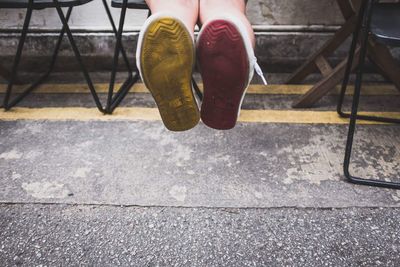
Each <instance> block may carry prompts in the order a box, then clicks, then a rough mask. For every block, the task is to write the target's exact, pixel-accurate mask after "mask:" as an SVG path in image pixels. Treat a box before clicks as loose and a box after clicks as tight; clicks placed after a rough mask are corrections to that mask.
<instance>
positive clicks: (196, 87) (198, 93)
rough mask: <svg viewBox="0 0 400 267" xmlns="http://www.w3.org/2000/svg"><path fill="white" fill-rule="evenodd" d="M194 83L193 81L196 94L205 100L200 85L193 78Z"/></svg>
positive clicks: (201, 99)
mask: <svg viewBox="0 0 400 267" xmlns="http://www.w3.org/2000/svg"><path fill="white" fill-rule="evenodd" d="M192 83H193V88H194V91H195V92H196V95H197V96H198V97H199V99H200V101H203V93H202V92H201V90H200V88H199V86H198V85H197V82H196V81H195V80H194V78H192Z"/></svg>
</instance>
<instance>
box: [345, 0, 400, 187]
mask: <svg viewBox="0 0 400 267" xmlns="http://www.w3.org/2000/svg"><path fill="white" fill-rule="evenodd" d="M369 38H373V39H374V40H375V41H376V42H378V43H381V44H385V45H390V46H395V47H400V3H391V4H388V3H379V1H377V0H363V2H362V6H361V9H360V14H359V18H358V22H357V30H356V31H355V32H354V34H353V40H352V44H351V47H350V53H349V58H348V62H347V67H346V73H345V77H344V79H343V84H342V90H341V94H340V97H339V102H338V106H337V112H338V114H339V115H340V116H341V117H344V118H350V125H349V132H348V138H347V144H346V152H345V159H344V174H345V176H346V178H347V179H348V180H349V181H350V182H352V183H356V184H362V185H369V186H378V187H385V188H394V189H400V182H388V181H383V180H378V179H366V178H360V177H356V176H353V175H351V174H350V171H349V167H350V161H351V152H352V147H353V139H354V132H355V128H356V123H357V120H358V119H361V120H369V121H378V122H387V123H400V119H395V118H384V117H376V116H365V115H359V114H358V106H359V99H360V92H361V85H362V76H363V71H364V63H365V57H366V53H367V46H368V40H369ZM358 44H360V48H359V49H360V59H359V66H358V69H357V73H356V74H357V76H356V81H355V91H354V96H353V103H352V108H351V114H348V113H345V112H343V110H342V106H343V100H344V97H345V94H346V89H347V85H348V83H349V78H350V74H351V69H352V63H353V60H354V58H355V56H354V55H355V53H356V50H357V46H358Z"/></svg>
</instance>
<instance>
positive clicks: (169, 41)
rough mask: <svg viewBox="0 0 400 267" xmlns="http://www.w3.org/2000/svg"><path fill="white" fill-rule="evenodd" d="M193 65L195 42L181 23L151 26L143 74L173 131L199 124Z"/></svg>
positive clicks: (168, 20)
mask: <svg viewBox="0 0 400 267" xmlns="http://www.w3.org/2000/svg"><path fill="white" fill-rule="evenodd" d="M194 61H195V50H194V45H193V42H192V38H191V36H190V34H189V32H188V31H187V30H186V28H185V26H184V25H183V24H182V23H181V22H179V21H178V20H176V19H174V18H168V17H165V18H159V19H157V20H155V21H154V22H152V23H151V24H150V25H149V26H148V28H147V29H146V32H145V33H144V39H143V42H142V47H141V54H140V65H141V73H142V77H143V80H144V83H145V85H146V87H147V88H148V89H149V91H150V92H151V94H152V95H153V97H154V100H155V102H156V104H157V106H158V109H159V111H160V115H161V118H162V120H163V122H164V124H165V126H166V127H167V128H168V129H169V130H171V131H185V130H189V129H191V128H193V127H194V126H196V125H197V124H198V122H199V120H200V114H199V110H198V107H197V103H196V100H195V98H194V95H193V91H192V80H191V78H192V72H193V65H194Z"/></svg>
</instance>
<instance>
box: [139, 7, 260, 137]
mask: <svg viewBox="0 0 400 267" xmlns="http://www.w3.org/2000/svg"><path fill="white" fill-rule="evenodd" d="M136 58H137V66H138V69H139V71H140V74H141V77H142V80H143V82H144V83H145V85H146V87H147V88H148V89H149V91H150V92H151V94H152V95H153V97H154V99H155V101H156V103H157V106H158V109H159V111H160V115H161V118H162V120H163V122H164V124H165V126H166V127H167V128H168V129H169V130H171V131H185V130H189V129H191V128H193V127H195V126H196V125H197V124H198V123H199V121H200V118H201V119H202V121H203V122H204V124H206V125H207V126H209V127H211V128H214V129H219V130H228V129H231V128H233V127H234V126H235V124H236V122H237V119H238V116H239V112H240V107H241V104H242V101H243V97H244V95H245V92H246V89H247V87H248V85H249V83H250V81H251V79H252V77H253V73H254V69H256V71H257V72H258V73H259V74H261V71H260V69H259V67H258V65H257V63H256V58H255V56H254V51H253V48H252V44H251V41H250V37H249V36H248V33H247V31H246V29H245V26H244V25H242V24H241V22H240V21H238V20H235V19H234V18H228V17H225V18H218V19H213V20H210V21H209V22H207V23H205V24H204V25H203V27H202V29H201V31H200V33H199V36H198V40H197V43H196V45H195V44H194V40H193V38H192V35H191V34H190V32H189V31H188V30H187V28H186V27H185V25H184V24H183V23H182V22H181V21H180V20H179V19H177V18H175V17H174V16H173V15H166V14H155V15H153V16H151V17H150V18H149V19H148V20H147V21H146V23H145V25H144V26H143V28H142V31H141V33H140V36H139V43H138V49H137V55H136ZM196 59H197V62H198V65H199V68H200V73H201V76H202V79H203V84H204V97H203V101H202V105H201V112H200V111H199V108H198V106H197V102H196V99H195V97H194V95H193V90H192V72H193V67H194V65H195V63H196Z"/></svg>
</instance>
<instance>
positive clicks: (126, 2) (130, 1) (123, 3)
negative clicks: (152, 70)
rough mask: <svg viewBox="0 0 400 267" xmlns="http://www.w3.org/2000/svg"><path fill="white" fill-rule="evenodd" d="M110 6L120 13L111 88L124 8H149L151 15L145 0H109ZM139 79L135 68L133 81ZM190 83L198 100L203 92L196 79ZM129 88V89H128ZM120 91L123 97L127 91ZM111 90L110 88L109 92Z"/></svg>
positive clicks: (113, 82) (122, 29) (119, 46)
mask: <svg viewBox="0 0 400 267" xmlns="http://www.w3.org/2000/svg"><path fill="white" fill-rule="evenodd" d="M111 6H112V7H115V8H120V9H121V15H120V21H119V28H118V33H117V45H116V47H115V53H114V65H113V68H112V74H111V81H110V88H112V87H113V86H114V84H115V75H116V71H117V66H118V55H119V51H120V48H121V43H122V42H121V39H122V34H123V31H124V24H125V16H126V10H127V9H128V8H129V9H144V10H149V12H148V17H149V16H150V15H151V11H150V9H149V7H148V6H147V4H146V1H145V0H111ZM138 79H139V71H138V70H137V69H136V75H135V77H134V82H136V81H137V80H138ZM192 83H193V87H194V90H195V92H196V94H197V96H198V97H199V99H200V100H202V98H203V94H202V92H201V91H200V89H199V87H198V85H197V83H196V81H195V80H194V79H193V78H192ZM128 90H129V89H128ZM128 90H126V91H122V92H121V93H120V94H119V97H120V98H121V97H122V98H123V97H124V95H125V94H126V93H127V91H128ZM111 91H112V90H110V92H111ZM118 100H119V99H118V94H117V95H116V102H115V103H116V104H117V105H118V103H119V102H118ZM113 108H114V106H111V110H113Z"/></svg>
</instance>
